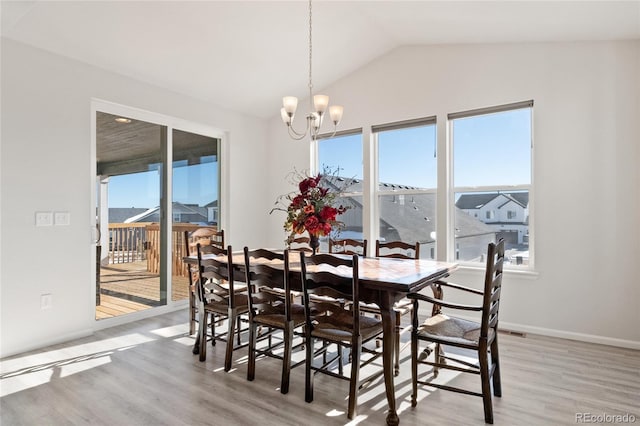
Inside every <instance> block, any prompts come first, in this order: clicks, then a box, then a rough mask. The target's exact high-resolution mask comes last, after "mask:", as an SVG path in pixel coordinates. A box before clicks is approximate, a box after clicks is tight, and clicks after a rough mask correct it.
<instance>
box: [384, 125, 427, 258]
mask: <svg viewBox="0 0 640 426" xmlns="http://www.w3.org/2000/svg"><path fill="white" fill-rule="evenodd" d="M435 123H436V120H435V117H430V118H424V119H418V120H410V121H405V122H399V123H390V124H385V125H379V126H374V127H373V128H372V132H373V135H374V141H375V143H377V152H378V157H377V159H378V161H377V163H378V169H377V174H378V183H377V185H376V191H375V194H374V198H375V199H376V200H377V203H376V204H375V205H377V209H376V211H375V215H376V217H377V221H378V238H379V239H380V240H382V241H393V240H400V241H405V242H408V243H414V242H416V241H418V242H420V244H421V248H420V253H421V256H422V257H424V258H434V255H435V235H436V220H435V216H436V188H437V157H436V124H435Z"/></svg>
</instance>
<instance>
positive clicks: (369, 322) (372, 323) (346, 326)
mask: <svg viewBox="0 0 640 426" xmlns="http://www.w3.org/2000/svg"><path fill="white" fill-rule="evenodd" d="M338 267H340V268H347V270H348V271H349V272H348V276H345V275H338V274H337V269H336V268H338ZM300 268H301V272H300V276H301V280H302V288H303V294H304V297H303V301H304V308H305V327H304V331H305V349H306V363H305V401H307V402H312V401H313V381H314V376H315V374H316V373H324V374H327V375H330V376H332V377H337V378H340V379H344V380H348V381H349V406H348V412H347V415H348V418H349V419H353V418H354V416H355V415H356V409H357V405H358V390H359V388H360V387H361V384H364V383H366V382H370V379H371V378H370V377H369V378H367V379H364V380H362V381H361V380H360V368H361V367H363V366H365V365H369V364H371V363H372V362H373V361H374V360H375V359H377V358H378V357H380V356H381V355H382V352H380V351H379V350H376V349H375V345H373V348H370V347H368V346H365V343H367V342H370V341H373V340H375V339H376V337H378V336H380V335H381V334H382V322H381V321H380V320H379V319H378V318H374V317H367V316H362V315H360V301H359V287H360V286H359V279H358V255H353V256H352V257H350V258H347V259H345V258H343V257H338V256H333V255H331V254H317V255H314V256H305V253H304V252H300ZM343 270H344V269H343ZM332 271H334V272H332ZM312 294H315V295H322V296H330V297H332V298H335V299H344V300H347V301H349V302H350V303H349V304H348V305H349V306H348V307H344V306H340V305H339V304H336V303H331V302H325V301H323V300H322V299H321V298H319V299H312V298H310V295H312ZM316 341H318V342H322V345H321V347H319V348H316ZM333 344H335V345H337V348H338V350H337V355H335V356H333V357H332V358H331V359H329V360H326V358H325V357H326V354H327V352H328V350H329V348H330V347H331V345H333ZM343 346H344V347H347V348H349V349H350V350H351V372H350V374H349V375H348V376H347V375H345V374H344V372H343V369H342V361H343V360H342V351H341V350H340V349H341V348H342V347H343ZM363 354H368V355H371V356H367V357H366V358H367V359H366V360H363V359H362V355H363ZM320 355H322V356H323V358H322V362H321V363H320V365H317V363H314V361H315V359H316V358H317V357H318V356H320ZM336 364H337V367H338V372H336V371H335V369H336V367H335V366H336ZM379 374H380V373H376V374H374V375H373V376H378V375H379Z"/></svg>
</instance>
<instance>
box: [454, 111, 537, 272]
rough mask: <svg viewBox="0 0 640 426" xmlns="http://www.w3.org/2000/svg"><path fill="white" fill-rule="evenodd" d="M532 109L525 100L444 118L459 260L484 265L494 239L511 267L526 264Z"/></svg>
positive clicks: (456, 254)
mask: <svg viewBox="0 0 640 426" xmlns="http://www.w3.org/2000/svg"><path fill="white" fill-rule="evenodd" d="M532 107H533V102H530V101H529V102H523V103H518V104H512V105H505V106H500V107H494V108H485V109H482V110H475V111H467V112H462V113H455V114H449V117H448V118H449V125H450V133H451V141H450V143H452V148H453V150H452V152H453V185H454V188H453V191H454V194H455V197H454V202H455V208H454V215H453V216H454V221H455V225H454V227H455V235H454V239H455V243H456V244H455V246H456V253H455V256H456V257H457V258H459V260H460V261H461V262H484V260H485V259H484V256H485V252H486V247H487V244H488V243H489V242H491V241H496V240H498V239H499V238H504V239H505V241H506V243H507V247H506V249H507V252H508V256H507V257H508V258H509V259H512V261H513V263H514V264H516V263H517V264H524V265H527V264H528V262H529V243H530V241H529V238H528V237H527V236H528V234H529V209H530V205H529V204H530V203H529V194H530V190H531V147H532V143H531V141H532V135H531V128H532V126H531V115H532ZM483 211H484V214H482V212H483ZM478 212H480V213H481V214H480V215H478ZM501 212H506V217H505V216H503V215H504V213H501ZM479 218H483V220H479ZM517 218H520V219H521V220H517ZM507 219H508V220H509V221H508V222H507V221H506V220H507ZM515 259H518V262H516V260H515Z"/></svg>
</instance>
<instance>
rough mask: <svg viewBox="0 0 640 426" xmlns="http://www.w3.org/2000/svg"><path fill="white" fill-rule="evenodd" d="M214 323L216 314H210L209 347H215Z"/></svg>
mask: <svg viewBox="0 0 640 426" xmlns="http://www.w3.org/2000/svg"><path fill="white" fill-rule="evenodd" d="M216 321H217V319H216V314H211V346H215V345H216ZM205 330H206V328H205ZM205 342H206V340H205Z"/></svg>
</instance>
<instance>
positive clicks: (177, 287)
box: [96, 261, 189, 319]
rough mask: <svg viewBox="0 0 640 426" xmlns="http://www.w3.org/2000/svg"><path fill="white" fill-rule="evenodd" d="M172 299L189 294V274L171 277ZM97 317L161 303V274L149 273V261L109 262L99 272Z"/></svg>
mask: <svg viewBox="0 0 640 426" xmlns="http://www.w3.org/2000/svg"><path fill="white" fill-rule="evenodd" d="M172 284H173V287H172V295H171V297H172V300H183V299H186V298H187V297H188V287H189V282H188V278H187V277H179V276H173V277H172ZM100 288H101V293H100V304H99V305H98V306H96V319H103V318H111V317H114V316H118V315H123V314H129V313H132V312H137V311H141V310H145V309H149V308H151V307H154V306H158V305H159V304H160V276H159V275H158V274H152V273H150V272H147V264H146V261H140V262H128V263H118V264H110V265H108V266H105V267H102V268H101V271H100Z"/></svg>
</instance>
